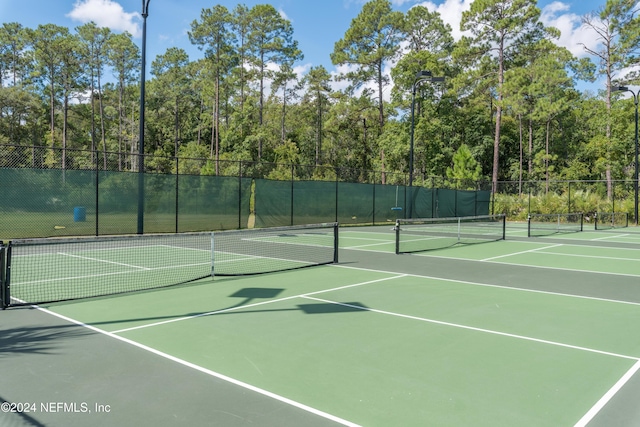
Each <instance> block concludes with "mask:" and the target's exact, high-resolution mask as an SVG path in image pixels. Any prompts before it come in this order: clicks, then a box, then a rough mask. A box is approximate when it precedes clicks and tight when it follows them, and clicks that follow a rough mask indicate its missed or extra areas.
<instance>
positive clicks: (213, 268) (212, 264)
mask: <svg viewBox="0 0 640 427" xmlns="http://www.w3.org/2000/svg"><path fill="white" fill-rule="evenodd" d="M214 234H215V233H213V232H211V278H214V277H215V276H216V274H215V268H216V263H215V260H216V255H215V253H216V252H215V250H214V249H215V244H214V242H215V239H214V237H213V236H214Z"/></svg>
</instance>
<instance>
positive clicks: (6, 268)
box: [1, 242, 11, 309]
mask: <svg viewBox="0 0 640 427" xmlns="http://www.w3.org/2000/svg"><path fill="white" fill-rule="evenodd" d="M1 258H2V264H3V265H2V268H1V271H2V273H1V274H2V309H5V308H6V307H9V305H11V242H9V245H8V246H6V247H5V246H3V254H2V256H1Z"/></svg>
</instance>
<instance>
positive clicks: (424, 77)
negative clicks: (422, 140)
mask: <svg viewBox="0 0 640 427" xmlns="http://www.w3.org/2000/svg"><path fill="white" fill-rule="evenodd" d="M424 81H429V82H443V81H444V77H433V75H432V74H431V71H418V73H417V74H416V78H415V80H414V81H413V86H412V87H411V139H410V142H409V197H411V199H410V200H409V218H412V217H413V212H412V211H413V133H414V127H415V121H414V120H415V117H414V113H415V104H416V89H417V88H418V84H419V83H421V82H424Z"/></svg>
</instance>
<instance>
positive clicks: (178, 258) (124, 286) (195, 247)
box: [0, 224, 338, 308]
mask: <svg viewBox="0 0 640 427" xmlns="http://www.w3.org/2000/svg"><path fill="white" fill-rule="evenodd" d="M337 233H338V226H337V224H317V225H307V226H295V227H282V228H274V229H269V228H267V229H255V230H254V229H251V230H241V231H237V232H220V233H210V232H208V233H179V234H157V235H135V236H109V237H107V236H100V237H92V238H84V237H83V238H66V239H25V240H14V241H11V242H9V244H8V246H7V247H6V248H4V247H0V254H2V253H3V252H6V255H3V256H2V257H1V259H2V261H0V264H5V265H4V267H3V268H2V273H0V279H2V278H4V280H0V284H2V292H1V293H0V295H1V297H2V306H3V308H4V307H8V306H12V305H28V304H42V303H50V302H57V301H65V300H74V299H82V298H91V297H98V296H106V295H113V294H120V293H125V292H135V291H143V290H149V289H155V288H162V287H167V286H174V285H179V284H185V283H189V282H193V281H195V280H199V279H204V278H207V277H212V275H213V274H214V273H215V275H220V276H222V275H244V274H258V273H267V272H275V271H282V270H290V269H295V268H301V267H308V266H314V265H321V264H327V263H332V262H337V238H338V237H337V236H338V235H337ZM214 248H215V250H214Z"/></svg>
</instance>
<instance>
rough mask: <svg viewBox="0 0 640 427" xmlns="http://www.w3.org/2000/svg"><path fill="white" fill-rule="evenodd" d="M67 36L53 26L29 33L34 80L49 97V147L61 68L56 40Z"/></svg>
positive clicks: (65, 31)
mask: <svg viewBox="0 0 640 427" xmlns="http://www.w3.org/2000/svg"><path fill="white" fill-rule="evenodd" d="M68 35H69V30H68V29H67V28H65V27H60V26H58V25H54V24H46V25H39V26H38V28H37V29H35V30H34V31H32V32H31V33H30V38H31V43H32V45H33V49H34V52H33V54H34V57H35V61H36V70H35V73H36V74H35V75H34V77H35V79H36V80H38V81H40V82H42V83H43V85H45V87H46V90H45V93H47V94H48V97H49V138H50V141H49V142H50V144H51V147H54V145H55V107H56V99H57V97H58V94H59V93H60V87H61V83H60V69H61V68H62V66H63V59H62V55H61V52H60V51H59V50H58V47H57V46H56V43H55V42H56V40H59V39H61V38H63V37H67V36H68Z"/></svg>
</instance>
